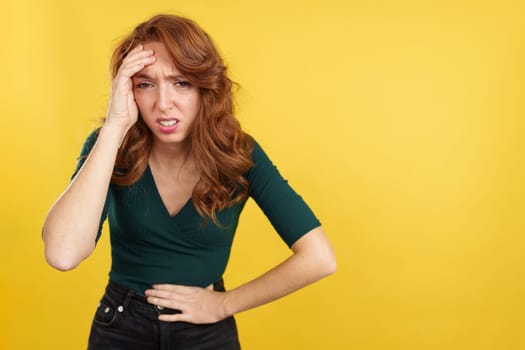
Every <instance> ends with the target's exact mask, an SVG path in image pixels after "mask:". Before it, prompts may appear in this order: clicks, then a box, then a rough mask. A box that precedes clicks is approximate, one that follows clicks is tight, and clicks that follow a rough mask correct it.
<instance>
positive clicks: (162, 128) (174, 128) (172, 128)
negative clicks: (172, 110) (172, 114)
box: [157, 118, 180, 134]
mask: <svg viewBox="0 0 525 350" xmlns="http://www.w3.org/2000/svg"><path fill="white" fill-rule="evenodd" d="M169 120H175V121H177V123H175V124H174V125H171V126H164V125H162V124H161V123H160V122H161V121H169ZM179 123H180V120H179V119H177V118H159V119H157V125H158V126H159V130H160V132H162V133H163V134H171V133H174V132H175V131H177V129H178V128H179Z"/></svg>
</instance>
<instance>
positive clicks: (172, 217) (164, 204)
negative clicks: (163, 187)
mask: <svg viewBox="0 0 525 350" xmlns="http://www.w3.org/2000/svg"><path fill="white" fill-rule="evenodd" d="M146 171H147V173H148V175H149V177H150V179H151V182H152V183H153V188H154V189H155V193H156V194H157V199H158V200H159V201H160V203H161V205H162V208H164V213H165V214H166V215H167V216H169V217H170V218H171V219H175V218H177V217H178V216H179V215H180V214H181V213H182V212H183V211H184V210H185V209H186V207H187V206H189V205H190V203H191V202H192V197H190V198H188V200H187V201H186V202H185V203H184V204H183V205H182V207H180V209H179V210H178V211H177V212H176V213H175V214H173V215H172V214H171V213H170V211H169V210H168V207H167V206H166V203H164V200H163V199H162V196H161V195H160V191H159V188H158V187H157V182H155V176H153V172H152V171H151V168H150V166H149V164H148V165H147V167H146Z"/></svg>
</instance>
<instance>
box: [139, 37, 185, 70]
mask: <svg viewBox="0 0 525 350" xmlns="http://www.w3.org/2000/svg"><path fill="white" fill-rule="evenodd" d="M144 50H153V52H154V55H155V62H154V63H153V64H151V65H148V66H146V67H144V69H143V70H142V72H144V73H149V72H157V71H160V72H162V73H164V74H177V75H178V74H180V73H179V71H178V70H177V67H175V64H174V63H173V61H172V59H171V56H170V54H169V52H168V50H167V48H166V45H164V44H163V43H161V42H150V43H145V44H144Z"/></svg>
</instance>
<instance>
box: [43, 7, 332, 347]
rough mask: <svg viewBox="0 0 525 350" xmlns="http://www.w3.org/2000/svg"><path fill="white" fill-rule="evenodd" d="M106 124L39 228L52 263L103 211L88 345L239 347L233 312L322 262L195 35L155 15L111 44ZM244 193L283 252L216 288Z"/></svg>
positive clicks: (64, 256) (210, 49)
mask: <svg viewBox="0 0 525 350" xmlns="http://www.w3.org/2000/svg"><path fill="white" fill-rule="evenodd" d="M112 73H113V82H112V87H111V97H110V101H109V106H108V110H107V115H106V118H105V121H104V123H103V125H102V127H101V128H99V129H98V130H97V131H95V132H94V133H92V134H91V135H90V136H89V137H88V139H87V140H86V142H85V144H84V147H83V150H82V153H81V157H80V158H79V163H78V165H77V169H76V171H75V174H74V175H73V178H72V181H71V183H70V185H69V186H68V187H67V189H66V190H65V191H64V193H63V194H62V195H61V196H60V197H59V198H58V200H57V201H56V203H55V204H54V205H53V206H52V208H51V210H50V212H49V214H48V216H47V218H46V221H45V223H44V227H43V239H44V243H45V256H46V259H47V261H48V263H49V264H50V265H51V266H53V267H55V268H57V269H59V270H64V271H65V270H71V269H73V268H75V267H76V266H77V265H78V264H79V263H80V262H81V261H82V260H84V259H85V258H87V257H88V256H89V255H90V254H91V252H92V251H93V249H94V248H95V245H96V242H97V240H98V238H99V236H100V231H101V227H102V222H103V221H104V220H105V219H106V217H108V221H109V225H110V232H111V247H112V267H111V271H110V274H109V276H110V280H109V283H108V286H107V288H106V292H105V294H104V296H103V298H102V300H101V303H100V305H99V307H98V309H97V311H96V314H95V317H94V320H93V324H92V329H91V334H90V337H89V348H90V349H109V348H111V349H215V350H217V349H238V348H240V346H239V341H238V337H237V330H236V326H235V321H234V319H233V315H234V314H236V313H238V312H241V311H244V310H247V309H250V308H253V307H256V306H258V305H261V304H265V303H268V302H271V301H273V300H275V299H278V298H280V297H282V296H284V295H286V294H289V293H291V292H293V291H295V290H297V289H299V288H302V287H304V286H306V285H308V284H310V283H312V282H314V281H316V280H319V279H320V278H322V277H324V276H327V275H329V274H331V273H333V272H334V271H335V257H334V254H333V251H332V248H331V246H330V243H329V242H328V240H327V238H326V236H325V235H324V233H323V231H322V229H321V227H320V224H319V221H318V220H317V219H316V218H315V216H314V215H313V213H312V212H311V210H310V209H309V208H308V206H307V205H306V204H305V203H304V202H303V200H302V199H301V197H300V196H298V195H297V194H296V193H295V192H294V191H293V190H292V189H291V188H290V187H289V185H288V184H287V182H286V181H285V180H283V178H282V177H281V175H280V174H279V172H278V171H277V169H276V168H275V167H274V166H273V165H272V163H271V162H270V160H269V159H268V157H267V156H266V154H265V153H264V152H263V150H262V149H261V148H260V146H259V145H258V144H257V143H256V142H255V141H254V140H253V139H252V138H251V137H250V136H248V135H247V134H245V133H244V132H243V131H242V130H241V128H240V126H239V123H238V122H237V120H236V119H235V117H234V116H233V114H232V113H233V112H232V93H231V87H232V82H231V81H230V80H229V79H228V77H227V76H226V67H225V66H224V64H223V62H222V59H221V58H220V56H219V54H218V52H217V50H216V48H215V47H214V45H213V43H212V41H211V39H210V38H209V37H208V35H207V34H206V33H205V32H204V31H203V30H202V29H201V28H200V27H199V26H198V25H196V24H195V23H194V22H192V21H191V20H188V19H185V18H181V17H177V16H173V15H158V16H155V17H153V18H151V19H150V20H148V21H147V22H144V23H142V24H140V25H139V26H138V27H137V28H135V30H134V31H133V32H132V33H131V34H130V35H129V36H128V37H127V38H125V39H124V40H123V42H122V43H121V44H120V45H119V46H118V47H117V48H116V50H115V52H114V54H113V58H112ZM248 197H252V198H253V199H254V200H255V201H256V203H257V204H258V205H259V206H260V207H261V208H262V210H263V211H264V213H265V214H266V216H267V217H268V218H269V219H270V221H271V222H272V224H273V225H274V227H275V228H276V230H277V232H278V233H279V235H280V236H281V237H282V239H283V240H284V241H285V242H286V243H287V244H288V245H289V247H290V248H291V249H292V251H293V254H292V255H291V256H290V257H289V258H288V259H286V260H285V261H284V262H282V263H281V264H279V265H278V266H276V267H275V268H273V269H271V270H270V271H268V272H266V273H265V274H263V275H262V276H260V277H258V278H256V279H255V280H253V281H249V282H247V283H246V284H244V285H242V286H239V287H237V288H235V289H233V290H229V291H225V290H224V286H223V284H222V278H221V276H222V274H223V272H224V269H225V267H226V263H227V260H228V257H229V253H230V248H231V244H232V240H233V236H234V233H235V229H236V227H237V222H238V218H239V215H240V212H241V210H242V208H243V206H244V203H245V202H246V200H247V198H248Z"/></svg>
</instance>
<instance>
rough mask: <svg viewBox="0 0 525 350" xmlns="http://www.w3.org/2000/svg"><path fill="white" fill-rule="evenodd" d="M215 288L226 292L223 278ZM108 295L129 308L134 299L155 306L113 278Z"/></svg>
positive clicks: (214, 285)
mask: <svg viewBox="0 0 525 350" xmlns="http://www.w3.org/2000/svg"><path fill="white" fill-rule="evenodd" d="M213 290H214V291H216V292H224V291H225V289H224V281H223V279H222V278H221V279H220V280H219V281H217V282H215V283H213ZM106 295H107V296H108V297H109V298H111V299H112V300H113V301H114V302H116V303H118V304H121V305H123V306H124V307H125V308H127V306H128V303H129V302H130V301H131V300H133V301H138V302H140V303H142V304H146V305H148V306H151V307H153V305H152V304H150V303H148V301H147V300H146V296H144V295H141V294H138V293H137V292H135V291H134V290H132V289H129V288H127V287H124V286H123V285H121V284H118V283H117V282H114V281H112V280H109V282H108V285H107V287H106ZM157 309H158V310H161V311H162V313H180V311H179V310H174V309H163V308H157Z"/></svg>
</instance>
